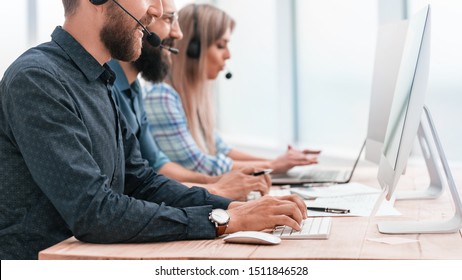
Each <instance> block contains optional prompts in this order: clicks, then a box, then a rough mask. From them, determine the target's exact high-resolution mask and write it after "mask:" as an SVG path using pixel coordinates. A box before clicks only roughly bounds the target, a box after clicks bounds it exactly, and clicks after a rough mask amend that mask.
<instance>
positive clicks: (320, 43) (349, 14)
mask: <svg viewBox="0 0 462 280" xmlns="http://www.w3.org/2000/svg"><path fill="white" fill-rule="evenodd" d="M377 4H378V1H364V0H349V1H337V0H324V1H316V0H300V1H297V27H298V28H297V35H298V36H297V43H298V47H297V50H298V58H299V59H298V61H299V62H298V78H299V87H298V88H299V92H298V95H299V102H298V104H297V105H298V112H299V113H298V116H299V126H298V131H299V141H300V143H306V145H309V146H313V145H314V146H317V147H322V149H323V151H324V152H326V153H328V152H333V151H335V152H336V153H337V154H338V155H342V154H344V153H348V152H351V151H353V153H356V154H357V153H358V151H359V148H360V147H361V144H362V142H363V141H364V138H365V136H366V129H367V118H368V106H369V94H370V89H371V79H372V70H373V63H374V51H375V44H376V35H377V25H378V22H379V20H378V19H379V14H378V8H377Z"/></svg>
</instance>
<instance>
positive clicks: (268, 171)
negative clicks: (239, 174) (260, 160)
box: [252, 169, 273, 176]
mask: <svg viewBox="0 0 462 280" xmlns="http://www.w3.org/2000/svg"><path fill="white" fill-rule="evenodd" d="M271 172H273V169H263V170H260V171H257V172H254V173H252V175H253V176H260V175H263V174H268V173H271Z"/></svg>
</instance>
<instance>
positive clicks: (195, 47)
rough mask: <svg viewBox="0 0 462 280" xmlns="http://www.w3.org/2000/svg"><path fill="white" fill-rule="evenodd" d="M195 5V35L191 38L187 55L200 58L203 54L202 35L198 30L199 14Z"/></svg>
mask: <svg viewBox="0 0 462 280" xmlns="http://www.w3.org/2000/svg"><path fill="white" fill-rule="evenodd" d="M193 5H194V11H193V28H194V29H193V36H192V38H191V41H189V44H188V49H187V50H186V55H187V56H188V57H189V58H194V59H198V58H199V57H200V56H201V40H200V35H199V30H198V27H197V25H198V21H199V20H198V16H197V5H196V4H193Z"/></svg>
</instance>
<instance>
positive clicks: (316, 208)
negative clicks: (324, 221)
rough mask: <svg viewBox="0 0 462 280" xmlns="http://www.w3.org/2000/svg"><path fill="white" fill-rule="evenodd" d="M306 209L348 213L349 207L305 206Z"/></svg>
mask: <svg viewBox="0 0 462 280" xmlns="http://www.w3.org/2000/svg"><path fill="white" fill-rule="evenodd" d="M306 209H308V210H311V211H318V212H326V213H334V214H348V213H350V209H338V208H328V207H306Z"/></svg>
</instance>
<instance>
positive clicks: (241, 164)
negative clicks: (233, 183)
mask: <svg viewBox="0 0 462 280" xmlns="http://www.w3.org/2000/svg"><path fill="white" fill-rule="evenodd" d="M245 167H253V168H256V169H271V168H272V164H271V162H270V161H236V160H235V161H234V163H233V166H232V170H240V169H242V168H245Z"/></svg>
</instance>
